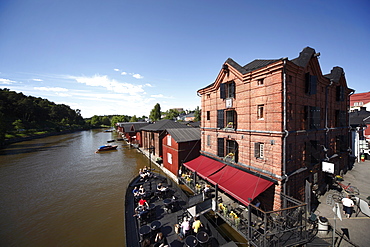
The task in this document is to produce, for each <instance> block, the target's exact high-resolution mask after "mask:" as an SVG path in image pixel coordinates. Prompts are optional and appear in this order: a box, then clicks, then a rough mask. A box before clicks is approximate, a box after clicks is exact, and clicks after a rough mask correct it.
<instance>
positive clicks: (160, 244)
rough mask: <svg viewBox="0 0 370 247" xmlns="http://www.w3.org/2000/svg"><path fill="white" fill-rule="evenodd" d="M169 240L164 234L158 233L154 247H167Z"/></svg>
mask: <svg viewBox="0 0 370 247" xmlns="http://www.w3.org/2000/svg"><path fill="white" fill-rule="evenodd" d="M167 246H168V243H167V239H166V238H165V237H164V236H163V233H162V232H158V233H157V235H156V236H155V239H154V247H167Z"/></svg>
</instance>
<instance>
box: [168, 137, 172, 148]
mask: <svg viewBox="0 0 370 247" xmlns="http://www.w3.org/2000/svg"><path fill="white" fill-rule="evenodd" d="M171 139H172V138H171V136H170V135H167V146H170V147H171Z"/></svg>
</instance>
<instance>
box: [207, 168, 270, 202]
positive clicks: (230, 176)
mask: <svg viewBox="0 0 370 247" xmlns="http://www.w3.org/2000/svg"><path fill="white" fill-rule="evenodd" d="M207 180H208V181H209V182H211V183H213V184H218V186H219V188H220V189H222V190H223V191H225V192H226V193H228V194H230V195H231V196H232V197H234V198H235V199H237V200H238V201H240V202H241V203H243V204H244V205H246V206H248V204H249V203H250V202H251V201H253V199H254V198H256V197H257V196H258V195H259V194H261V193H262V192H264V191H265V190H267V189H268V188H269V187H270V186H271V185H272V184H273V183H272V182H270V181H267V180H265V179H263V178H260V177H257V176H254V175H252V174H249V173H247V172H244V171H241V170H239V169H236V168H234V167H231V166H226V167H224V168H223V169H222V170H220V171H218V172H216V173H214V174H212V175H210V176H209V177H208V178H207Z"/></svg>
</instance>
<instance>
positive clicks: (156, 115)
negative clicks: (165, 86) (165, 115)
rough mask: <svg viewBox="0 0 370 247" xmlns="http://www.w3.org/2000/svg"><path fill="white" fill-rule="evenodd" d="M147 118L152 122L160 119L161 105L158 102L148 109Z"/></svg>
mask: <svg viewBox="0 0 370 247" xmlns="http://www.w3.org/2000/svg"><path fill="white" fill-rule="evenodd" d="M149 118H150V120H152V121H153V122H155V121H158V120H160V119H161V106H160V105H159V103H157V104H155V106H154V108H153V109H152V110H151V111H150V115H149Z"/></svg>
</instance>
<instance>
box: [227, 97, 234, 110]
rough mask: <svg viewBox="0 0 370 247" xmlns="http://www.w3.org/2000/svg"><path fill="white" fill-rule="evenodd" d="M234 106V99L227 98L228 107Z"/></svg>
mask: <svg viewBox="0 0 370 247" xmlns="http://www.w3.org/2000/svg"><path fill="white" fill-rule="evenodd" d="M231 107H233V99H231V98H230V99H226V108H231Z"/></svg>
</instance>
